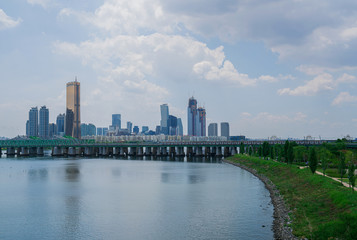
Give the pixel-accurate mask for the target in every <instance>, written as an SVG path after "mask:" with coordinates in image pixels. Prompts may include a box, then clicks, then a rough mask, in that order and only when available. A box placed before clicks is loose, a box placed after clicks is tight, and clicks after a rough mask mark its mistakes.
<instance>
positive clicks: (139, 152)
mask: <svg viewBox="0 0 357 240" xmlns="http://www.w3.org/2000/svg"><path fill="white" fill-rule="evenodd" d="M136 149H137V154H136V155H137V156H139V157H141V156H143V155H144V153H143V147H137V148H136Z"/></svg>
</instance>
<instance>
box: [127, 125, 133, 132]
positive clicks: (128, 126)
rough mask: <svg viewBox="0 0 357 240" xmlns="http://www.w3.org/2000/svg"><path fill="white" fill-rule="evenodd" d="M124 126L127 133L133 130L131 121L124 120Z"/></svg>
mask: <svg viewBox="0 0 357 240" xmlns="http://www.w3.org/2000/svg"><path fill="white" fill-rule="evenodd" d="M126 128H127V129H128V131H129V134H131V133H132V131H133V123H132V122H126Z"/></svg>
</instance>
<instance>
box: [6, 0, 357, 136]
mask: <svg viewBox="0 0 357 240" xmlns="http://www.w3.org/2000/svg"><path fill="white" fill-rule="evenodd" d="M136 3H137V4H134V3H133V2H131V1H119V2H118V1H112V0H104V1H96V0H93V1H85V2H84V1H80V2H63V1H56V0H37V1H30V0H28V1H18V0H15V1H6V2H4V3H1V4H0V13H1V14H0V37H1V39H2V43H3V44H2V46H3V47H2V48H0V53H1V55H0V56H1V57H0V62H1V63H2V64H0V70H1V72H2V84H3V85H2V87H3V88H2V89H5V90H4V91H3V93H2V94H1V96H0V102H1V104H0V111H1V112H3V113H6V114H1V116H0V136H5V137H14V136H16V135H19V134H20V135H21V134H24V133H25V131H26V129H25V124H24V121H26V119H28V116H27V115H28V109H29V108H30V107H32V106H42V105H43V104H46V106H47V107H48V108H49V109H50V119H49V122H51V123H53V122H55V121H56V116H57V115H56V114H51V113H57V114H58V113H63V102H64V101H65V98H66V92H65V89H64V88H63V83H64V82H68V81H69V80H70V79H73V75H78V76H80V80H81V82H82V83H83V86H84V87H83V88H81V92H82V99H81V117H82V120H83V122H86V123H88V122H94V123H96V125H97V126H107V125H109V124H110V115H111V114H113V113H116V112H118V109H119V110H120V112H121V113H122V114H123V119H122V122H123V123H124V122H127V121H133V122H134V124H135V125H139V126H143V125H147V126H149V127H150V129H155V126H156V125H158V123H157V119H159V118H160V112H158V111H157V106H159V105H161V104H163V103H170V113H171V114H172V115H173V116H180V117H182V124H183V126H187V118H186V117H185V113H186V112H187V102H186V101H187V99H188V98H189V97H190V96H192V95H194V96H195V98H197V99H200V101H202V103H203V106H204V107H205V108H206V111H207V112H208V113H209V114H208V115H207V123H206V124H207V125H208V124H209V123H212V122H217V123H220V122H225V121H226V122H229V123H230V132H231V134H234V135H245V136H248V137H251V138H267V137H271V136H277V137H280V138H288V137H290V138H303V137H304V136H308V135H311V136H312V137H315V138H319V137H320V136H321V138H323V139H336V138H341V137H344V136H346V135H347V134H349V135H351V136H353V137H354V138H355V137H357V114H356V111H354V110H352V109H356V108H357V94H356V92H357V91H356V86H357V79H356V76H357V63H356V62H355V58H354V55H355V54H354V53H355V52H356V50H357V44H356V42H357V30H356V29H357V28H356V20H357V19H356V18H357V17H356V16H355V15H354V11H353V9H356V8H357V6H356V3H352V2H348V3H347V2H345V3H336V2H332V1H324V4H320V3H321V1H314V2H303V1H297V2H293V3H291V4H289V3H288V2H284V1H273V2H263V1H258V2H255V3H254V4H253V3H249V2H240V1H225V2H222V1H215V0H214V1H210V2H209V3H205V2H201V1H194V2H186V1H181V2H167V1H165V2H164V1H160V0H154V1H152V3H151V4H150V6H148V5H147V4H145V2H141V1H138V2H136ZM306 9H310V10H309V11H306ZM124 12H125V13H127V15H126V16H127V17H128V18H127V19H123V16H124V15H123V14H122V13H124ZM316 12H319V13H320V14H319V16H318V17H317V16H316V14H315V13H316ZM278 13H282V14H278ZM197 16H200V17H199V18H197ZM253 16H254V17H253ZM124 20H125V21H124ZM222 26H225V27H224V28H222ZM268 26H269V27H268ZM124 113H125V116H124ZM102 116H109V120H108V118H104V117H102ZM141 116H145V119H141ZM184 130H185V131H184V132H186V127H184Z"/></svg>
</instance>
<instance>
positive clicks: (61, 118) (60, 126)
mask: <svg viewBox="0 0 357 240" xmlns="http://www.w3.org/2000/svg"><path fill="white" fill-rule="evenodd" d="M65 118H66V115H65V114H64V113H63V114H59V115H58V116H57V119H56V125H57V134H58V135H64V122H65Z"/></svg>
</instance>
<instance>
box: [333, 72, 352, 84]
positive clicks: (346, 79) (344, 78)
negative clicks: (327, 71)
mask: <svg viewBox="0 0 357 240" xmlns="http://www.w3.org/2000/svg"><path fill="white" fill-rule="evenodd" d="M356 82H357V79H356V77H355V76H352V75H350V74H347V73H344V74H343V75H342V76H341V77H339V78H338V79H337V83H356Z"/></svg>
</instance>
